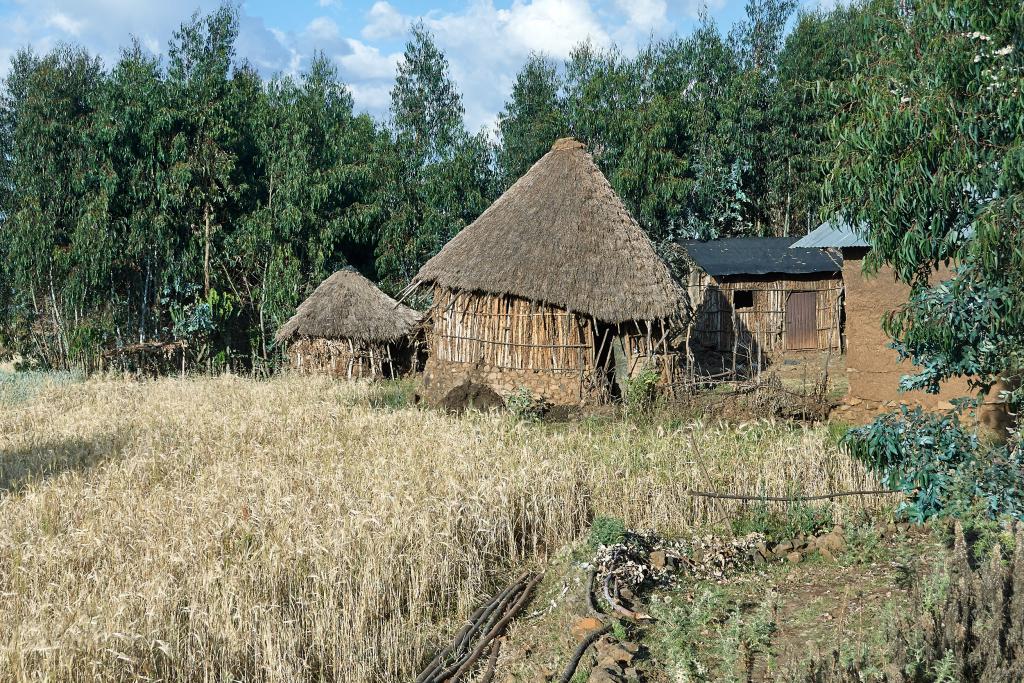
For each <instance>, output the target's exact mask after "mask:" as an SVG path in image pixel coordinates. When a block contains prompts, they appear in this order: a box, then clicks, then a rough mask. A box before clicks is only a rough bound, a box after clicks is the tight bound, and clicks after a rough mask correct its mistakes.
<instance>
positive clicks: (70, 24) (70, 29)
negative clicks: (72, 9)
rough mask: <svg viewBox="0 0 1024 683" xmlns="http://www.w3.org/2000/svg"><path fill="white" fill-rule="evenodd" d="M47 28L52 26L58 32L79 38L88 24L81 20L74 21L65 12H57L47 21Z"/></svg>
mask: <svg viewBox="0 0 1024 683" xmlns="http://www.w3.org/2000/svg"><path fill="white" fill-rule="evenodd" d="M46 25H47V26H52V27H53V28H55V29H57V30H58V31H63V32H64V33H67V34H69V35H72V36H76V37H77V36H78V35H80V34H81V33H82V29H83V28H85V26H86V22H84V21H82V20H81V19H74V18H72V17H70V16H68V15H67V14H64V13H63V12H56V13H54V14H53V15H52V16H50V18H49V19H47V20H46Z"/></svg>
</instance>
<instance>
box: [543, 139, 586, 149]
mask: <svg viewBox="0 0 1024 683" xmlns="http://www.w3.org/2000/svg"><path fill="white" fill-rule="evenodd" d="M574 149H581V150H586V147H585V146H584V144H583V143H582V142H580V141H579V140H577V139H576V138H558V139H557V140H555V144H553V145H551V151H552V152H568V151H571V150H574Z"/></svg>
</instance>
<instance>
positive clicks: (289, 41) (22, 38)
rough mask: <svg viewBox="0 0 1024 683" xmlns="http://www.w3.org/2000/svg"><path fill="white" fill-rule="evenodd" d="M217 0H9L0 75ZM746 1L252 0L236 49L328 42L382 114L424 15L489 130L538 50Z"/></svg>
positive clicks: (678, 27)
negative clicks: (14, 64)
mask: <svg viewBox="0 0 1024 683" xmlns="http://www.w3.org/2000/svg"><path fill="white" fill-rule="evenodd" d="M814 2H815V0H805V1H804V4H805V5H808V4H813V3H814ZM218 4H219V1H218V0H189V1H187V2H177V1H175V0H0V75H2V74H3V73H5V72H6V70H7V65H8V63H9V61H10V57H11V55H12V54H13V53H14V52H15V50H17V49H18V48H20V47H24V46H26V45H32V46H33V47H34V48H35V49H36V50H37V51H40V52H44V51H46V50H48V49H50V48H51V47H53V46H54V45H55V44H57V43H58V42H61V41H66V42H74V43H78V44H81V45H84V46H85V47H87V48H88V49H89V50H91V51H92V52H94V53H97V54H99V55H101V56H102V57H103V58H104V60H105V61H106V62H107V63H108V64H110V63H111V62H112V61H113V60H114V59H116V56H117V54H118V50H119V48H120V47H122V46H124V45H127V44H128V43H129V42H130V40H131V37H132V36H136V37H138V38H139V39H140V40H141V41H142V43H143V45H145V46H146V47H148V48H149V49H150V50H152V51H153V52H156V53H162V52H164V51H165V49H166V45H167V41H168V39H169V38H170V36H171V34H172V32H173V31H174V29H175V28H176V27H177V26H178V25H179V24H180V23H181V22H182V21H183V20H185V19H187V18H188V17H189V16H190V15H191V14H192V12H194V11H195V10H201V11H208V10H210V9H213V8H214V7H216V6H217V5H218ZM743 7H744V2H743V0H467V1H463V2H456V1H455V0H447V1H438V0H435V1H432V2H412V1H411V0H291V2H273V1H272V0H246V1H245V2H243V3H242V4H241V29H240V35H239V42H238V53H239V56H240V57H243V58H246V59H248V60H250V61H251V62H253V63H254V64H256V65H257V66H258V68H259V69H260V71H261V72H262V73H263V74H264V75H267V76H269V75H271V74H274V73H278V72H284V73H297V72H299V71H301V70H302V69H303V68H304V67H305V65H306V64H308V62H309V58H310V56H311V55H312V54H313V52H314V51H315V50H323V51H324V52H325V53H326V54H327V55H329V56H330V57H331V58H332V59H333V60H334V61H335V62H336V63H337V65H338V67H339V70H340V72H341V75H342V77H343V78H344V80H345V81H346V82H347V83H348V84H349V86H350V87H351V88H352V92H353V95H354V97H355V101H356V106H357V108H358V109H360V110H365V111H368V112H370V113H371V114H373V115H374V116H377V117H385V116H386V113H387V106H388V91H389V90H390V88H391V84H392V82H393V80H394V73H395V66H396V64H397V62H398V60H399V59H400V57H401V53H402V47H403V45H404V42H405V38H406V37H407V35H408V27H409V25H410V24H411V23H412V22H413V21H415V20H417V19H422V20H423V21H424V23H425V24H426V25H427V26H428V28H430V29H431V30H432V31H433V32H434V34H435V36H436V37H437V41H438V43H439V44H440V45H441V47H442V48H443V49H444V50H445V52H446V53H447V55H448V58H449V60H450V62H451V66H452V73H453V76H454V77H455V80H456V82H457V83H458V84H459V87H460V89H461V91H462V93H463V98H464V101H465V105H466V119H467V124H468V125H469V127H470V128H471V129H472V130H478V129H480V128H481V127H483V128H487V129H488V130H491V129H492V128H493V125H494V121H495V118H496V116H497V113H498V112H499V111H500V110H501V107H502V104H503V103H504V101H505V99H506V98H507V96H508V93H509V92H510V90H511V86H512V82H513V80H514V78H515V74H516V71H517V70H518V69H519V67H520V66H521V65H522V63H523V61H524V59H525V58H526V56H527V55H528V54H529V52H530V51H531V50H536V51H542V52H545V53H547V54H549V55H551V56H552V57H555V58H559V59H560V58H563V57H565V56H566V55H567V54H568V52H569V50H570V49H571V48H572V46H573V45H575V44H577V43H579V42H580V41H582V40H584V39H588V38H589V39H590V40H591V41H592V42H594V43H596V44H598V45H610V44H612V43H615V44H617V45H618V46H619V47H620V48H622V50H623V51H624V52H626V53H632V52H634V51H635V50H636V48H637V45H641V44H643V43H644V42H646V40H647V39H648V38H649V37H651V36H654V37H666V36H670V35H672V34H674V33H679V34H686V33H688V32H689V31H690V30H691V29H692V28H693V26H694V22H695V20H696V17H697V15H698V13H699V12H700V10H701V9H702V8H704V9H706V11H707V12H708V14H710V15H711V16H712V17H713V18H714V19H715V20H716V21H717V22H718V23H719V24H720V25H722V26H724V27H727V26H729V25H730V24H732V22H733V21H735V20H736V19H738V18H740V17H742V15H743Z"/></svg>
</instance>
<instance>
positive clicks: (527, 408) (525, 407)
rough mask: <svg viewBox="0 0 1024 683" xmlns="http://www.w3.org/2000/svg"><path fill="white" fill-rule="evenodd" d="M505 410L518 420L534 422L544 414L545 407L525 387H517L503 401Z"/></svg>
mask: <svg viewBox="0 0 1024 683" xmlns="http://www.w3.org/2000/svg"><path fill="white" fill-rule="evenodd" d="M505 408H507V409H508V412H510V413H511V414H512V415H513V416H515V417H517V418H519V419H520V420H536V419H538V418H540V417H541V415H543V414H544V412H545V410H546V409H547V405H546V404H545V403H544V402H543V401H541V400H538V399H537V398H536V397H535V396H534V395H533V393H532V392H531V391H530V390H529V389H527V388H526V387H519V388H518V389H516V390H515V391H513V392H512V393H511V394H509V395H508V398H506V399H505Z"/></svg>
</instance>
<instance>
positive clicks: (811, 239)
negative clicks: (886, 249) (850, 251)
mask: <svg viewBox="0 0 1024 683" xmlns="http://www.w3.org/2000/svg"><path fill="white" fill-rule="evenodd" d="M867 232H868V231H867V226H866V225H864V224H863V223H862V224H860V225H859V226H858V227H857V228H856V229H855V228H853V227H851V226H850V224H849V223H847V222H846V221H844V220H840V219H839V218H833V219H831V220H827V221H825V222H824V223H822V224H821V225H819V226H818V227H816V228H815V229H814V230H812V231H810V232H809V233H807V234H806V235H804V236H803V237H801V238H800V239H799V240H797V241H796V242H795V243H794V244H793V247H794V248H798V249H841V248H842V247H870V246H871V245H870V244H868V241H867V239H866V235H867Z"/></svg>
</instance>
